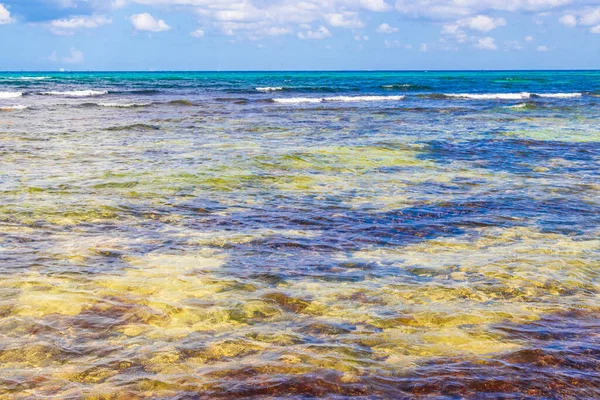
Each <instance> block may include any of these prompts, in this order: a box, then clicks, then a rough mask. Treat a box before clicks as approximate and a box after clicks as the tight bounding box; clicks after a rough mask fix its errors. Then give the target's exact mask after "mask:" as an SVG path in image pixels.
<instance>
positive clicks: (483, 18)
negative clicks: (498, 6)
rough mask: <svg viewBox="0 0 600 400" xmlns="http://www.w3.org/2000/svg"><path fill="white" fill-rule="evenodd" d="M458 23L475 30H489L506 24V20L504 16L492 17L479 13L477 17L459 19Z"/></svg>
mask: <svg viewBox="0 0 600 400" xmlns="http://www.w3.org/2000/svg"><path fill="white" fill-rule="evenodd" d="M457 25H458V26H460V27H463V28H467V29H472V30H475V31H480V32H489V31H491V30H494V29H496V28H499V27H502V26H506V20H505V19H504V18H490V17H488V16H487V15H477V16H476V17H472V18H465V19H461V20H459V21H457Z"/></svg>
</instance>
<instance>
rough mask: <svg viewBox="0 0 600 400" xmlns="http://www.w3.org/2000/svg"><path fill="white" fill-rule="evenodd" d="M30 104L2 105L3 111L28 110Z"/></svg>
mask: <svg viewBox="0 0 600 400" xmlns="http://www.w3.org/2000/svg"><path fill="white" fill-rule="evenodd" d="M28 108H29V106H23V105H20V104H19V105H16V106H0V110H1V111H16V110H26V109H28Z"/></svg>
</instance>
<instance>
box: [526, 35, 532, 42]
mask: <svg viewBox="0 0 600 400" xmlns="http://www.w3.org/2000/svg"><path fill="white" fill-rule="evenodd" d="M525 41H526V42H533V36H525Z"/></svg>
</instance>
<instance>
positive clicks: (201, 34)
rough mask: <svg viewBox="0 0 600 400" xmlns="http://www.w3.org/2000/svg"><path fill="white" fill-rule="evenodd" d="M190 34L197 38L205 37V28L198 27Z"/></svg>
mask: <svg viewBox="0 0 600 400" xmlns="http://www.w3.org/2000/svg"><path fill="white" fill-rule="evenodd" d="M190 36H193V37H195V38H203V37H204V29H197V30H195V31H194V32H192V33H190Z"/></svg>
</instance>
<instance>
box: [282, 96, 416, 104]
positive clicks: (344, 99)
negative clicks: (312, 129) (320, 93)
mask: <svg viewBox="0 0 600 400" xmlns="http://www.w3.org/2000/svg"><path fill="white" fill-rule="evenodd" d="M404 97H405V96H335V97H290V98H280V99H273V101H274V102H275V103H282V104H302V103H357V102H377V101H379V102H383V101H400V100H404Z"/></svg>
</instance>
